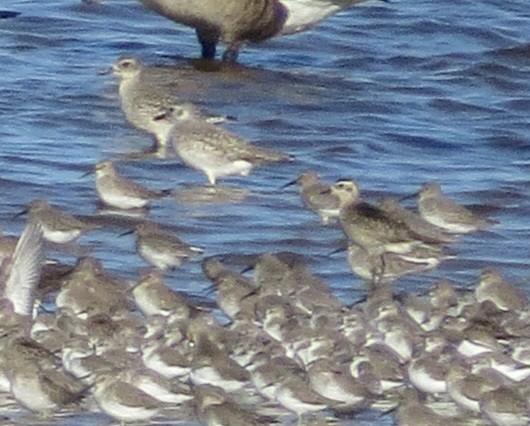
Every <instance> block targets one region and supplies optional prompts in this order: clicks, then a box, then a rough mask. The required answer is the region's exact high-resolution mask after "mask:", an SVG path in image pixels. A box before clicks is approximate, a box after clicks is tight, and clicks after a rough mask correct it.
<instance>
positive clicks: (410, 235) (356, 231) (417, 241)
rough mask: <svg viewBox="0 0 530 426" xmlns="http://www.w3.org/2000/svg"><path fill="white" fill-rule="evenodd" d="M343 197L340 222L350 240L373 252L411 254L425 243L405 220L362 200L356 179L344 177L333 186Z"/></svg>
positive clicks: (333, 191) (334, 191)
mask: <svg viewBox="0 0 530 426" xmlns="http://www.w3.org/2000/svg"><path fill="white" fill-rule="evenodd" d="M331 192H332V193H334V194H335V195H337V196H338V197H339V199H340V215H339V221H340V224H341V226H342V229H343V231H344V233H345V234H346V236H347V237H348V239H349V240H350V241H351V242H353V243H355V244H357V245H359V246H361V247H363V248H365V249H367V250H369V251H370V252H371V253H373V254H381V253H384V252H395V253H407V252H410V251H411V250H412V249H414V248H416V247H418V246H421V245H425V243H424V241H423V240H422V237H421V235H417V234H415V233H414V232H413V231H412V230H411V229H409V227H408V226H406V225H405V224H404V223H403V222H400V221H396V220H394V219H392V218H391V217H390V216H389V215H387V214H386V213H385V212H384V211H383V210H381V209H379V208H377V207H375V206H372V205H371V204H368V203H365V202H363V201H362V200H361V194H360V191H359V188H358V186H357V184H356V183H355V182H353V181H352V180H345V179H341V180H339V181H337V182H336V183H335V184H333V185H332V186H331Z"/></svg>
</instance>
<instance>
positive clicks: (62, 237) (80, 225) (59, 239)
mask: <svg viewBox="0 0 530 426" xmlns="http://www.w3.org/2000/svg"><path fill="white" fill-rule="evenodd" d="M23 213H28V216H29V219H30V220H33V221H34V222H35V223H38V224H39V225H40V227H41V229H42V232H43V236H44V239H46V240H48V241H51V242H53V243H57V244H67V243H71V242H73V241H75V240H76V239H77V238H79V236H80V235H81V234H83V233H84V232H86V231H90V230H93V229H98V228H99V226H96V225H92V224H89V223H87V222H84V221H82V220H80V219H77V218H75V217H74V216H72V215H69V214H68V213H64V212H63V211H61V210H59V209H57V208H56V207H53V206H52V205H50V203H48V202H47V201H45V200H34V201H32V202H31V203H29V204H28V205H27V207H26V209H25V210H24V211H23V212H22V213H21V214H23Z"/></svg>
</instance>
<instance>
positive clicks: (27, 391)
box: [9, 362, 85, 414]
mask: <svg viewBox="0 0 530 426" xmlns="http://www.w3.org/2000/svg"><path fill="white" fill-rule="evenodd" d="M10 366H11V367H10V371H9V379H10V382H11V393H12V395H13V396H14V397H15V399H16V400H17V401H18V402H19V403H20V404H22V405H23V406H24V407H26V408H28V409H29V410H31V411H35V412H38V413H41V414H49V413H51V412H52V411H56V410H58V409H60V408H62V406H64V405H67V404H70V403H74V402H77V401H79V400H81V398H82V397H83V396H84V388H85V386H84V385H83V384H81V383H79V382H76V381H74V379H73V377H71V376H69V375H67V374H66V373H65V372H64V371H60V370H42V369H41V368H39V367H38V366H37V365H35V364H30V363H27V362H22V363H20V362H12V363H11V364H10Z"/></svg>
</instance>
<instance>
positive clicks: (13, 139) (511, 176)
mask: <svg viewBox="0 0 530 426" xmlns="http://www.w3.org/2000/svg"><path fill="white" fill-rule="evenodd" d="M9 8H10V9H12V10H16V11H19V12H21V15H20V16H18V17H17V18H14V19H7V20H3V21H0V183H1V185H2V196H1V197H0V226H1V227H2V228H3V229H4V231H5V232H6V233H16V232H19V231H20V229H21V228H22V226H23V221H22V220H20V219H14V217H13V216H14V215H15V214H16V213H18V212H19V211H20V210H21V209H22V207H23V206H24V204H26V203H27V202H29V201H31V200H32V199H35V198H44V199H47V200H48V201H50V202H51V203H52V204H54V205H57V206H59V207H62V208H64V210H66V211H69V212H71V213H75V214H82V215H91V214H93V213H94V211H95V202H96V194H95V190H94V183H93V178H90V177H89V178H81V175H82V174H83V173H84V172H86V171H88V170H90V169H91V168H92V167H93V165H94V164H95V163H96V162H97V161H99V160H101V159H103V158H110V157H114V156H116V155H117V154H119V153H126V152H133V151H139V150H141V149H143V148H145V147H147V146H148V145H149V144H150V143H151V141H150V138H149V136H147V135H145V134H143V133H140V132H138V131H136V130H134V129H132V128H131V127H130V126H129V125H128V124H127V123H126V121H125V119H124V117H123V115H122V113H121V110H120V108H119V103H118V99H117V95H116V82H115V81H114V80H113V78H112V77H110V76H102V75H99V73H100V71H101V70H104V69H106V68H108V67H109V66H110V64H111V63H112V62H114V61H115V60H116V58H117V57H119V56H121V55H124V54H128V55H134V56H138V57H139V58H141V59H142V61H143V62H144V63H145V64H147V65H155V64H156V65H172V66H174V67H175V69H176V72H177V71H179V72H180V73H181V74H182V80H181V81H180V82H179V84H180V85H181V87H182V90H183V93H185V96H187V97H189V98H190V99H191V100H193V101H194V102H197V103H199V104H201V105H202V106H204V107H206V108H207V109H208V110H210V111H213V112H217V113H222V114H229V115H233V116H236V117H237V118H238V121H237V123H234V124H232V125H231V126H230V129H231V130H233V131H235V132H237V133H238V134H240V135H242V136H244V137H246V138H249V139H252V140H255V141H259V143H260V144H262V145H264V146H268V147H272V148H277V149H281V150H283V151H285V152H288V153H289V154H292V155H293V156H294V157H295V158H296V160H295V161H294V162H292V163H289V164H272V165H268V166H266V167H262V168H260V169H256V170H255V171H253V173H252V174H251V176H250V177H248V178H233V179H228V180H226V181H224V182H223V184H226V185H230V186H235V187H237V188H240V189H242V190H246V191H248V192H249V195H248V197H247V198H246V199H245V200H243V201H242V202H240V203H221V204H193V203H192V204H188V203H182V202H178V200H173V199H170V200H160V201H157V202H155V203H154V204H153V207H152V209H151V211H150V213H149V218H150V219H152V220H155V221H157V222H160V223H163V224H167V225H170V226H173V227H175V229H176V230H178V231H180V233H179V235H180V236H181V237H182V238H183V239H185V240H186V241H189V242H190V243H192V244H194V245H199V246H201V247H203V248H204V249H205V252H206V254H207V255H217V254H230V255H231V259H232V260H234V261H235V264H236V265H238V262H237V261H238V259H240V258H241V259H242V258H243V255H251V254H258V253H261V252H264V251H272V252H276V251H286V250H288V251H294V252H297V253H300V254H302V255H304V256H305V258H306V260H307V263H308V265H309V266H310V268H311V270H312V271H314V272H315V273H318V274H320V275H321V276H323V277H324V278H325V280H326V282H327V283H328V284H329V285H330V286H331V287H332V288H333V289H334V290H335V291H336V292H337V294H339V295H340V296H341V297H342V298H343V300H344V301H345V303H348V302H351V301H352V300H354V299H356V298H358V297H359V296H360V294H361V293H360V292H362V282H361V281H360V280H358V279H357V278H356V277H354V276H353V275H352V274H351V273H350V271H349V268H348V265H347V262H346V260H345V254H344V253H343V254H337V255H333V256H329V253H330V252H331V251H333V250H334V249H335V248H336V247H337V245H338V244H339V240H340V238H341V232H340V230H339V229H338V228H337V227H335V228H325V227H323V226H321V225H320V224H319V223H318V221H317V220H316V216H313V215H312V214H311V213H309V212H307V211H305V210H304V209H303V207H302V205H301V202H300V201H299V198H298V195H297V192H296V191H295V190H294V189H291V190H280V189H279V188H280V187H281V186H282V185H283V184H285V183H286V182H288V181H290V180H291V179H293V178H294V177H296V176H297V175H298V174H299V173H301V172H302V171H304V170H306V169H314V170H316V171H317V172H318V173H319V174H320V175H321V177H322V178H323V179H325V180H327V181H334V180H335V179H337V178H339V177H351V178H354V179H355V180H356V181H358V182H359V184H360V187H361V189H362V190H363V192H364V193H365V194H366V198H367V199H368V200H373V201H375V200H376V199H377V197H379V196H381V195H387V194H390V195H404V194H408V193H411V192H414V191H416V190H417V189H418V188H419V186H420V185H421V183H423V182H425V181H431V180H437V181H439V182H440V183H441V185H442V188H443V189H444V191H445V193H446V194H448V195H449V196H451V197H452V198H453V199H455V200H456V201H458V202H460V203H463V204H466V205H478V206H482V207H485V208H486V209H487V210H488V211H490V212H491V215H492V217H493V218H495V219H496V220H498V221H500V225H498V226H496V227H494V228H492V229H491V230H489V231H487V232H481V233H478V234H472V235H468V236H465V237H463V238H461V239H460V240H459V241H458V243H457V244H456V245H454V246H453V247H452V250H453V252H454V253H455V254H456V255H457V259H455V260H452V261H448V262H446V263H444V264H443V265H442V266H441V267H440V268H439V269H438V270H436V271H433V272H430V273H428V274H423V275H421V276H417V277H411V278H404V279H402V280H400V281H399V282H398V283H397V284H396V286H397V287H398V288H399V289H405V290H407V291H413V292H421V289H423V288H425V287H427V286H428V285H429V284H430V283H432V282H433V280H434V279H435V278H437V277H443V278H447V279H450V280H452V281H453V282H455V283H456V284H458V285H460V286H473V285H474V283H475V281H476V279H477V276H478V272H479V271H480V269H481V268H483V267H484V266H487V265H493V266H495V267H497V268H499V270H500V271H501V272H502V274H503V275H504V276H505V277H506V278H507V279H508V280H510V281H512V282H515V283H517V284H518V285H520V286H521V287H522V288H524V290H525V291H526V292H527V294H530V265H529V263H530V262H529V258H530V256H529V253H530V230H529V226H528V225H529V217H530V117H529V114H528V111H529V109H530V9H529V8H528V3H527V1H522V0H521V1H518V0H512V1H511V2H496V1H491V0H474V1H470V0H469V1H468V0H459V1H454V0H431V1H421V0H420V1H411V0H394V1H392V2H390V3H383V2H369V3H366V4H365V5H362V6H360V7H357V8H354V9H351V10H348V11H345V12H343V13H340V14H339V15H336V16H334V17H332V18H330V19H328V20H327V21H325V22H324V23H322V24H321V25H320V26H319V27H318V28H316V29H315V30H313V31H310V32H306V33H302V34H298V35H295V36H289V37H284V38H281V39H275V40H271V41H268V42H266V43H263V44H261V45H259V46H251V47H249V48H247V49H245V50H244V51H243V52H242V54H241V56H240V63H241V68H240V69H239V70H238V71H236V72H233V73H228V74H227V73H205V72H200V71H197V70H194V69H193V67H192V66H191V65H190V63H189V61H188V59H189V58H194V57H196V56H197V55H198V52H199V48H198V45H197V43H196V40H195V35H194V33H193V31H191V30H189V29H187V28H185V27H182V26H177V25H175V24H173V23H172V22H170V21H166V20H164V19H162V18H160V17H159V16H157V15H155V14H151V13H148V12H147V11H146V10H145V9H144V8H143V7H142V6H141V5H140V4H139V3H138V2H136V1H132V0H129V1H126V0H108V1H103V3H102V4H100V5H97V4H95V5H88V4H81V3H80V2H77V1H76V0H56V1H47V2H33V1H13V2H10V4H9ZM179 75H180V74H179ZM117 168H118V169H119V171H120V172H121V173H123V174H125V175H127V176H128V177H131V178H134V179H136V180H138V181H141V182H142V183H144V184H145V185H147V186H149V187H152V188H160V189H161V188H168V187H169V188H173V189H178V188H181V187H183V186H185V185H202V184H203V183H204V177H203V176H202V174H200V173H199V172H196V171H194V170H191V169H188V168H185V167H183V166H181V165H180V163H179V162H178V161H177V160H166V161H161V160H144V161H136V162H125V161H121V162H118V163H117ZM122 231H123V229H122V228H119V227H115V228H112V227H111V228H106V229H104V230H102V231H99V232H95V233H93V234H90V235H88V236H86V237H83V238H82V240H81V243H82V244H83V245H87V246H90V247H92V248H93V255H94V256H95V257H97V258H99V259H101V260H102V261H103V263H104V265H105V266H106V267H108V268H110V269H111V270H114V271H116V272H117V273H119V274H121V275H124V276H128V277H130V278H135V271H136V268H138V267H142V266H145V263H144V262H143V261H142V260H141V259H140V258H139V257H138V256H137V255H135V253H134V241H133V238H132V237H123V238H117V235H118V234H119V233H121V232H122ZM52 256H55V253H53V254H52ZM57 257H61V258H62V257H64V255H60V254H57ZM65 259H66V260H68V261H70V262H73V261H75V259H74V258H73V257H70V258H69V257H66V258H65ZM167 281H168V284H170V285H171V286H172V287H173V288H175V289H178V290H182V291H185V292H187V293H190V294H193V295H196V296H201V295H204V291H205V289H207V288H208V283H207V282H206V281H205V279H204V278H203V277H202V274H201V272H200V265H199V263H198V262H192V263H188V264H186V265H184V266H183V267H182V268H181V269H179V270H178V271H175V272H174V273H172V274H171V275H170V276H169V277H168V280H167Z"/></svg>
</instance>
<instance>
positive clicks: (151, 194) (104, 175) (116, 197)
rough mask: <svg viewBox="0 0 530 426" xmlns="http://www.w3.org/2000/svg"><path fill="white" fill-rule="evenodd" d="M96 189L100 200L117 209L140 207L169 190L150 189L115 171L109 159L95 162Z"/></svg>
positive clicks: (165, 194) (162, 195)
mask: <svg viewBox="0 0 530 426" xmlns="http://www.w3.org/2000/svg"><path fill="white" fill-rule="evenodd" d="M95 174H96V190H97V192H98V195H99V198H100V200H101V201H102V202H103V203H105V204H106V205H108V206H110V207H115V208H118V209H123V210H128V209H141V208H143V207H145V206H147V204H149V202H150V201H152V200H156V199H159V198H163V197H166V196H168V195H169V194H170V191H167V190H166V191H152V190H150V189H147V188H146V187H144V186H142V185H140V184H139V183H136V182H134V181H132V180H130V179H126V178H124V177H122V176H120V175H118V173H117V172H116V169H115V168H114V164H112V162H110V161H101V162H99V163H97V164H96V167H95Z"/></svg>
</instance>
